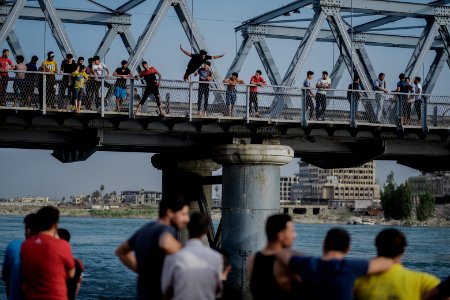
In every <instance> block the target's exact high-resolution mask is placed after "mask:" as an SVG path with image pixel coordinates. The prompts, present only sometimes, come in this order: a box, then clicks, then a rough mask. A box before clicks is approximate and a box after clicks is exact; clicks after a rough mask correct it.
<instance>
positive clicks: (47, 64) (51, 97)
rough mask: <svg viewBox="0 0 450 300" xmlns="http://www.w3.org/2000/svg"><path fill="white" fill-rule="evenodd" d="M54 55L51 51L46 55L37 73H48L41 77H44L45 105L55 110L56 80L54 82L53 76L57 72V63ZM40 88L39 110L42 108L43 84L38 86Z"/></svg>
mask: <svg viewBox="0 0 450 300" xmlns="http://www.w3.org/2000/svg"><path fill="white" fill-rule="evenodd" d="M54 57H55V54H54V53H53V51H50V52H48V53H47V59H46V60H44V61H43V62H42V65H41V67H40V70H39V71H42V72H45V73H48V74H45V75H43V76H45V90H46V103H47V106H48V105H50V107H51V108H56V103H55V102H56V90H55V86H56V80H55V74H56V72H57V71H58V63H57V62H56V60H55V59H54ZM39 88H40V93H39V95H40V98H41V99H40V100H41V109H42V107H43V99H44V91H43V84H39Z"/></svg>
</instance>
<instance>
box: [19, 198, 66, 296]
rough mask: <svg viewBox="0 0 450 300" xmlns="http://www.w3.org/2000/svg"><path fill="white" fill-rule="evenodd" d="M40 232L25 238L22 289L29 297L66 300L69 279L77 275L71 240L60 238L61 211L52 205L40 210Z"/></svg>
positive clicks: (21, 255)
mask: <svg viewBox="0 0 450 300" xmlns="http://www.w3.org/2000/svg"><path fill="white" fill-rule="evenodd" d="M37 215H38V223H39V228H40V231H39V234H37V235H35V236H34V237H31V238H30V239H28V240H26V241H24V243H23V244H22V249H21V252H20V258H21V263H22V273H23V290H24V294H25V298H26V299H27V300H44V299H45V300H67V299H68V298H67V286H66V279H67V278H73V277H74V275H75V262H74V258H73V256H72V250H71V249H70V245H69V243H68V242H66V241H64V240H60V239H59V238H58V231H57V228H58V221H59V210H58V209H57V208H55V207H53V206H46V207H43V208H41V209H40V210H39V211H38V213H37Z"/></svg>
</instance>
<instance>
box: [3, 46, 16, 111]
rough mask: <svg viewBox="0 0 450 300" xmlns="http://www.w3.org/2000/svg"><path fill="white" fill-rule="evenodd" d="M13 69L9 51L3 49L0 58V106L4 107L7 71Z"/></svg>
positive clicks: (7, 78)
mask: <svg viewBox="0 0 450 300" xmlns="http://www.w3.org/2000/svg"><path fill="white" fill-rule="evenodd" d="M12 69H14V64H13V62H12V60H11V59H10V58H9V50H8V49H3V52H2V56H1V57H0V106H5V105H6V89H7V87H8V81H9V76H8V70H12Z"/></svg>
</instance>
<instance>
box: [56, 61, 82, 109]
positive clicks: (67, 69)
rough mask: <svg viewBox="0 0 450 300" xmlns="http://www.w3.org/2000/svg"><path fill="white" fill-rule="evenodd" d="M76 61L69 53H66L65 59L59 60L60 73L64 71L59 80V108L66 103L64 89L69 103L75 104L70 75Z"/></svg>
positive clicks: (75, 67)
mask: <svg viewBox="0 0 450 300" xmlns="http://www.w3.org/2000/svg"><path fill="white" fill-rule="evenodd" d="M77 67H78V65H77V63H76V62H75V60H74V59H73V55H72V54H70V53H67V55H66V59H65V60H63V61H62V62H61V68H60V70H59V72H60V73H64V75H63V77H62V80H61V82H60V83H59V91H58V96H59V103H58V106H59V108H65V107H66V105H67V103H65V98H66V90H68V91H67V98H66V99H68V100H69V101H70V105H72V106H75V103H74V102H73V101H72V98H73V97H72V91H73V89H72V82H71V78H72V77H71V76H70V74H72V73H73V72H75V71H76V70H77Z"/></svg>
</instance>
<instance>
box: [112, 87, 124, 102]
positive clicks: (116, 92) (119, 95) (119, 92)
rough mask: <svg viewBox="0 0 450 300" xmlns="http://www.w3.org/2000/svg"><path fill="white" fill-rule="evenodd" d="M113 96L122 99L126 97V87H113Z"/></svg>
mask: <svg viewBox="0 0 450 300" xmlns="http://www.w3.org/2000/svg"><path fill="white" fill-rule="evenodd" d="M114 96H116V97H117V98H120V99H122V100H124V99H125V98H126V97H127V91H126V89H123V88H120V87H118V86H116V88H115V89H114Z"/></svg>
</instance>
